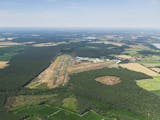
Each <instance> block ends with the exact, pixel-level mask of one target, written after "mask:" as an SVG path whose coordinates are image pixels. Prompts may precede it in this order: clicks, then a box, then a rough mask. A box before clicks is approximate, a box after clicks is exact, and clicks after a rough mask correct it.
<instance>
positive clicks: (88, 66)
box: [68, 62, 116, 74]
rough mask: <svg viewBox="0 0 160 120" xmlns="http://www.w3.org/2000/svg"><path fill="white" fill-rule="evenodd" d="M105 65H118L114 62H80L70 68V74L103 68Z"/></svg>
mask: <svg viewBox="0 0 160 120" xmlns="http://www.w3.org/2000/svg"><path fill="white" fill-rule="evenodd" d="M104 67H116V64H115V63H113V62H100V63H89V62H88V63H80V64H74V65H72V66H70V67H69V68H68V72H69V74H72V73H79V72H83V71H89V70H95V69H101V68H104Z"/></svg>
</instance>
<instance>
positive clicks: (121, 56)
mask: <svg viewBox="0 0 160 120" xmlns="http://www.w3.org/2000/svg"><path fill="white" fill-rule="evenodd" d="M117 57H118V58H122V59H131V58H132V56H129V55H118V56H117Z"/></svg>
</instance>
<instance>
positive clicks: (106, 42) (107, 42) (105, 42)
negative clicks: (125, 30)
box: [93, 41, 124, 47]
mask: <svg viewBox="0 0 160 120" xmlns="http://www.w3.org/2000/svg"><path fill="white" fill-rule="evenodd" d="M93 43H103V44H111V45H114V46H118V47H121V46H123V45H124V43H118V42H111V41H98V42H93Z"/></svg>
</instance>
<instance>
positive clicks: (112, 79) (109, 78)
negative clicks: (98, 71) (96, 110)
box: [96, 76, 121, 85]
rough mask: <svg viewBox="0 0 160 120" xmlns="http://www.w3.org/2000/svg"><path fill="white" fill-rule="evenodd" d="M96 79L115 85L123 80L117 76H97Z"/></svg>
mask: <svg viewBox="0 0 160 120" xmlns="http://www.w3.org/2000/svg"><path fill="white" fill-rule="evenodd" d="M96 81H98V82H100V83H102V84H105V85H115V84H118V83H120V82H121V80H120V78H119V77H115V76H103V77H98V78H96Z"/></svg>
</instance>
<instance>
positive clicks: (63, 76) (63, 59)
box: [0, 31, 160, 120]
mask: <svg viewBox="0 0 160 120" xmlns="http://www.w3.org/2000/svg"><path fill="white" fill-rule="evenodd" d="M0 35H1V34H0ZM143 35H144V37H139V36H142V34H140V33H139V34H138V33H137V34H134V33H130V34H128V33H121V32H120V33H116V32H115V33H108V34H106V33H94V32H91V33H86V32H82V31H79V32H77V31H70V32H68V31H66V32H57V31H56V32H46V31H45V32H44V31H39V32H35V31H32V32H26V33H23V32H22V31H20V32H18V33H17V34H16V33H15V34H14V36H16V38H15V39H13V40H12V41H10V43H9V41H8V45H7V44H3V45H0V119H3V120H159V119H160V114H159V111H160V85H159V84H160V77H159V76H160V74H159V68H160V64H159V60H160V59H159V50H158V49H157V48H155V47H154V46H152V44H151V43H150V41H149V40H148V39H150V37H149V35H148V34H147V35H146V36H145V34H143ZM5 36H6V34H4V35H3V34H2V37H5ZM106 36H107V37H106ZM10 37H13V36H12V35H10ZM6 38H8V37H6ZM132 38H133V39H132ZM146 40H147V42H146ZM2 42H4V41H3V40H2V41H1V43H2ZM13 43H14V44H13ZM2 46H3V47H2ZM78 58H79V59H78ZM132 58H136V59H135V60H134V61H132V60H130V59H132ZM139 58H140V59H139ZM126 59H127V61H125V60H126Z"/></svg>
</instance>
